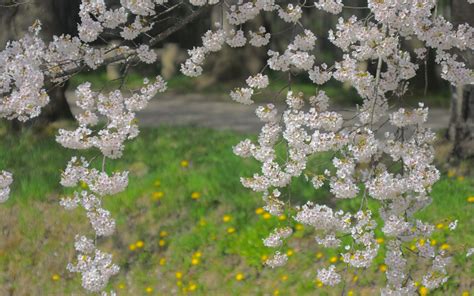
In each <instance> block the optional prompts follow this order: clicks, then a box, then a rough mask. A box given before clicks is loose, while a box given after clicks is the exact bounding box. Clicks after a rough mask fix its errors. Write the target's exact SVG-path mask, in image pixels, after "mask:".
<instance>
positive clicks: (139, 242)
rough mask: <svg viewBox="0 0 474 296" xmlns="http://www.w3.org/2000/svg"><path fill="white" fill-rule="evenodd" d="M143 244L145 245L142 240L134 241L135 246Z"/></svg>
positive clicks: (140, 246)
mask: <svg viewBox="0 0 474 296" xmlns="http://www.w3.org/2000/svg"><path fill="white" fill-rule="evenodd" d="M144 245H145V243H144V242H143V241H142V240H139V241H137V242H136V243H135V246H136V247H137V248H143V246H144Z"/></svg>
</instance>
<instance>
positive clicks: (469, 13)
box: [448, 0, 474, 159]
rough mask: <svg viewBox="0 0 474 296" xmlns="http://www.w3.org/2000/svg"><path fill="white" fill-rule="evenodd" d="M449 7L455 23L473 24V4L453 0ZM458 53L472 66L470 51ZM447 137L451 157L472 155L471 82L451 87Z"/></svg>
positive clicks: (473, 92)
mask: <svg viewBox="0 0 474 296" xmlns="http://www.w3.org/2000/svg"><path fill="white" fill-rule="evenodd" d="M451 8H452V10H451V14H452V21H453V23H454V24H455V25H459V24H463V23H468V24H469V25H470V26H474V17H473V16H474V5H472V4H469V3H468V2H467V1H460V0H453V1H452V4H451ZM458 54H459V55H460V56H461V57H462V59H463V60H464V61H465V63H466V66H467V67H470V68H472V67H473V65H474V54H473V52H472V51H469V50H468V51H465V52H462V53H461V52H459V53H458ZM448 138H449V139H450V140H451V141H453V151H452V156H453V157H455V158H458V159H466V158H472V157H474V85H472V84H470V85H464V86H458V87H453V88H452V96H451V118H450V122H449V129H448Z"/></svg>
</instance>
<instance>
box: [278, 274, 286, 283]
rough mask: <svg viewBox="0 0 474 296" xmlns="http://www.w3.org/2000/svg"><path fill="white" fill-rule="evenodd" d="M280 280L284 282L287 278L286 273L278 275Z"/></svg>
mask: <svg viewBox="0 0 474 296" xmlns="http://www.w3.org/2000/svg"><path fill="white" fill-rule="evenodd" d="M280 280H281V281H282V282H286V281H287V280H288V275H286V274H284V275H282V276H281V277H280Z"/></svg>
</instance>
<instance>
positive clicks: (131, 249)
mask: <svg viewBox="0 0 474 296" xmlns="http://www.w3.org/2000/svg"><path fill="white" fill-rule="evenodd" d="M128 249H129V250H130V251H135V250H136V249H137V246H136V245H135V244H130V245H129V246H128Z"/></svg>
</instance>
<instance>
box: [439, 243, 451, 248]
mask: <svg viewBox="0 0 474 296" xmlns="http://www.w3.org/2000/svg"><path fill="white" fill-rule="evenodd" d="M440 248H441V250H447V249H449V248H451V246H450V245H448V244H446V243H444V244H442V245H441V247H440Z"/></svg>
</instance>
